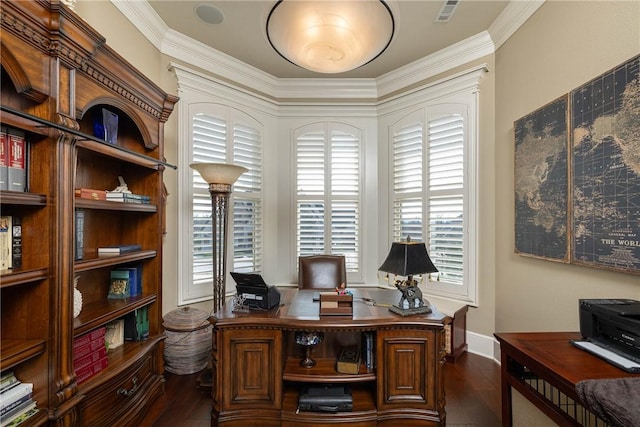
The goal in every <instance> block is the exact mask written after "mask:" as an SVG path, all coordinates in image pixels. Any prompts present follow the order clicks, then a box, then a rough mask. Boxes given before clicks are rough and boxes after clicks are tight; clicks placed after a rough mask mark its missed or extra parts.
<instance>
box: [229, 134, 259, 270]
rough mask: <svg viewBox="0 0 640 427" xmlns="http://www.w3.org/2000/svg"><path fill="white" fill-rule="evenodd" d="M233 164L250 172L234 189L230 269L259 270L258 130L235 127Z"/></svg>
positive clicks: (243, 175)
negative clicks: (231, 262)
mask: <svg viewBox="0 0 640 427" xmlns="http://www.w3.org/2000/svg"><path fill="white" fill-rule="evenodd" d="M233 163H234V164H236V165H239V166H244V167H245V168H247V169H249V170H248V171H247V172H245V173H243V174H242V175H240V178H238V181H236V183H235V184H234V186H233V270H234V271H238V272H244V273H251V272H257V271H262V247H263V242H262V233H261V230H262V203H261V191H262V135H261V134H260V132H259V130H257V129H255V128H253V127H251V126H248V125H245V124H241V123H235V124H234V127H233Z"/></svg>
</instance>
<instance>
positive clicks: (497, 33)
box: [111, 0, 544, 105]
mask: <svg viewBox="0 0 640 427" xmlns="http://www.w3.org/2000/svg"><path fill="white" fill-rule="evenodd" d="M111 2H112V3H113V4H114V5H115V6H116V7H117V8H118V9H119V10H120V11H121V12H122V14H123V15H124V16H125V17H126V18H127V19H129V21H130V22H131V23H132V24H133V25H134V26H135V27H136V28H137V29H138V31H140V33H141V34H142V35H143V36H144V37H146V38H147V39H148V40H149V41H150V42H151V43H152V44H153V45H154V46H155V47H156V48H157V49H158V50H159V51H160V52H161V53H163V54H165V55H168V56H170V57H172V58H174V59H176V60H178V61H181V62H184V63H186V64H190V65H192V66H195V67H197V68H200V69H202V70H207V73H208V74H210V75H211V77H212V78H213V79H215V80H218V81H224V82H226V84H229V85H235V86H239V87H241V88H243V90H245V91H248V92H252V93H254V94H256V95H257V96H259V97H262V98H268V99H271V100H272V102H276V103H281V104H290V105H294V104H296V103H299V102H302V101H305V102H308V101H309V100H313V102H314V103H322V102H323V101H324V102H331V103H334V102H338V103H344V102H348V103H351V104H353V103H359V102H360V103H363V104H370V103H372V102H373V103H375V102H376V100H379V99H381V98H383V97H385V96H387V95H390V94H393V93H395V92H398V91H402V90H404V89H405V88H408V87H411V86H415V85H417V84H419V83H420V82H423V81H424V80H426V79H428V78H431V77H433V76H436V75H438V74H441V73H444V72H447V71H449V70H451V69H453V68H455V67H458V66H461V65H464V64H466V63H468V62H471V61H474V60H477V59H480V58H482V57H484V56H487V55H491V54H493V53H494V52H495V50H496V49H497V48H498V47H499V46H500V45H501V44H502V43H504V42H505V41H506V40H507V39H508V38H509V37H511V35H512V34H513V33H515V32H516V31H517V30H518V28H520V26H521V25H522V24H523V23H524V22H525V21H526V20H527V19H528V18H529V17H530V16H531V15H533V13H535V11H536V10H538V8H539V7H540V6H541V5H542V4H543V3H544V0H527V1H515V0H512V1H510V2H509V4H508V5H507V6H506V7H505V9H504V10H503V11H502V13H501V14H500V15H499V16H498V18H496V20H495V21H494V22H493V24H491V26H490V28H489V30H488V31H483V32H482V33H479V34H476V35H475V36H472V37H469V38H467V39H466V40H463V41H461V42H458V43H456V44H454V45H452V46H449V47H447V48H446V49H442V50H440V51H438V52H435V53H433V54H431V55H428V56H426V57H424V58H421V59H419V60H417V61H414V62H412V63H410V64H408V65H405V66H403V67H400V68H398V69H397V70H394V71H391V72H389V73H387V74H385V75H383V76H380V77H378V78H375V79H363V78H359V79H353V78H345V79H340V78H337V79H336V78H311V79H305V78H277V77H275V76H273V75H271V74H269V73H266V72H264V71H262V70H259V69H257V68H255V67H253V66H251V65H249V64H246V63H245V62H242V61H239V60H238V59H236V58H233V57H232V56H229V55H227V54H225V53H223V52H220V51H218V50H215V49H213V48H211V47H209V46H207V45H205V44H203V43H201V42H198V41H196V40H194V39H192V38H190V37H187V36H185V35H184V34H181V33H178V32H177V31H175V30H173V29H171V28H169V27H168V26H167V25H166V24H165V23H164V21H162V19H161V18H160V17H159V16H158V14H157V13H156V12H155V10H153V8H152V7H151V6H150V5H149V3H148V2H147V1H132V0H111Z"/></svg>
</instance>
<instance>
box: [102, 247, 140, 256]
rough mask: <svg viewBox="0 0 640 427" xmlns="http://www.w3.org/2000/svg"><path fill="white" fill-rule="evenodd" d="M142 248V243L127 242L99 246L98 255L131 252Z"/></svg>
mask: <svg viewBox="0 0 640 427" xmlns="http://www.w3.org/2000/svg"><path fill="white" fill-rule="evenodd" d="M139 250H142V245H137V244H127V245H114V246H100V247H99V248H98V256H109V255H122V254H128V253H130V252H135V251H139Z"/></svg>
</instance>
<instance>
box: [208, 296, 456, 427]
mask: <svg viewBox="0 0 640 427" xmlns="http://www.w3.org/2000/svg"><path fill="white" fill-rule="evenodd" d="M352 291H353V293H354V302H353V306H354V307H353V317H351V316H349V317H342V316H326V317H325V316H322V317H321V316H319V305H318V302H314V301H313V294H314V291H311V290H307V291H302V290H300V291H299V290H296V289H288V290H283V291H282V296H281V306H280V307H277V308H274V309H272V310H270V311H268V312H259V311H258V312H251V313H248V314H246V313H234V312H233V311H232V309H233V307H231V304H227V305H226V307H225V308H223V310H221V311H220V312H218V313H216V314H215V315H214V316H213V317H212V319H211V323H212V324H213V327H214V332H213V350H212V355H213V358H212V364H213V387H212V398H213V410H212V412H211V417H212V425H214V426H215V425H220V426H242V427H248V426H291V427H293V426H301V425H304V426H313V427H319V426H329V425H335V423H337V422H338V423H347V424H349V425H351V426H358V427H365V426H397V425H400V424H399V423H401V424H402V425H403V426H408V427H410V426H444V425H445V418H446V415H445V410H444V407H445V395H444V379H443V369H442V367H443V364H444V363H445V341H444V339H445V337H444V326H445V325H447V324H448V322H449V321H450V318H449V317H448V316H445V315H443V314H442V313H439V312H437V311H434V312H433V313H430V314H428V315H417V316H408V317H402V316H398V315H396V314H394V313H392V312H390V311H389V309H388V307H387V306H373V305H369V304H367V303H366V302H365V301H363V299H362V298H363V297H366V298H372V299H373V300H375V301H376V302H377V303H380V304H394V303H397V301H398V300H399V297H400V294H399V293H398V292H397V291H395V290H382V289H361V288H359V289H352ZM300 330H307V331H321V332H323V333H324V340H323V341H322V342H321V343H320V344H318V345H317V346H315V347H314V349H313V353H312V358H313V359H315V360H316V361H317V365H316V366H315V367H313V368H303V367H301V366H300V364H299V362H300V360H301V359H302V357H303V348H302V347H301V346H299V345H297V344H296V343H295V339H294V336H295V332H296V331H300ZM364 333H371V334H374V342H375V346H376V348H375V352H374V355H375V360H376V366H375V368H374V369H371V370H367V369H366V368H365V367H364V366H361V369H360V372H359V373H358V374H341V373H338V372H337V371H336V361H337V358H338V355H339V352H340V349H341V348H342V347H344V346H348V345H354V344H356V345H357V344H360V342H361V339H362V334H364ZM305 383H348V384H349V385H350V387H351V389H352V393H353V411H352V412H340V413H336V414H328V413H320V412H299V413H298V412H297V407H298V394H299V390H300V387H301V385H302V384H305Z"/></svg>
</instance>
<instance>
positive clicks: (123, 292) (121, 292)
mask: <svg viewBox="0 0 640 427" xmlns="http://www.w3.org/2000/svg"><path fill="white" fill-rule="evenodd" d="M110 280H111V283H110V284H109V294H108V295H107V298H109V299H120V298H129V297H130V296H131V280H130V279H129V272H128V271H127V270H111V273H110Z"/></svg>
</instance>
